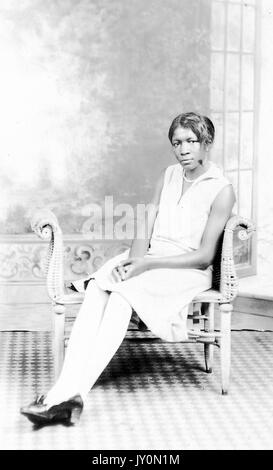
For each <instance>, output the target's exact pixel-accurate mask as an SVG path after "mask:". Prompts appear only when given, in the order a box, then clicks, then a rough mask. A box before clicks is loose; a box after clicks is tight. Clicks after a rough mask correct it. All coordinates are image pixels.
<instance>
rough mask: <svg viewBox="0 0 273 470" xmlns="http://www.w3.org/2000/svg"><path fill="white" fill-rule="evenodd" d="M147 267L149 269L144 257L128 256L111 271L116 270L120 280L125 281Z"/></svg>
mask: <svg viewBox="0 0 273 470" xmlns="http://www.w3.org/2000/svg"><path fill="white" fill-rule="evenodd" d="M147 269H149V264H148V261H147V260H145V259H144V258H128V259H126V260H123V261H121V262H120V263H119V264H118V266H116V267H115V268H114V270H113V271H116V273H117V275H119V277H120V280H122V281H126V280H127V279H130V278H131V277H133V276H138V275H139V274H141V273H143V272H144V271H146V270H147Z"/></svg>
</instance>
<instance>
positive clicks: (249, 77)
mask: <svg viewBox="0 0 273 470" xmlns="http://www.w3.org/2000/svg"><path fill="white" fill-rule="evenodd" d="M253 94H254V60H253V56H252V55H243V58H242V108H243V110H247V109H249V110H251V109H253V105H254V102H253V99H254V96H253Z"/></svg>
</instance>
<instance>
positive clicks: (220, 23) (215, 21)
mask: <svg viewBox="0 0 273 470" xmlns="http://www.w3.org/2000/svg"><path fill="white" fill-rule="evenodd" d="M211 25H212V26H211V47H212V49H224V42H225V6H224V5H223V4H221V3H215V2H213V4H212V8H211Z"/></svg>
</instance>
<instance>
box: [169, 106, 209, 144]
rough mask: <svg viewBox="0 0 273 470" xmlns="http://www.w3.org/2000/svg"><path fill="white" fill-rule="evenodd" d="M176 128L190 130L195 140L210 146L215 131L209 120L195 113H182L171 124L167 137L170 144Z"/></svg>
mask: <svg viewBox="0 0 273 470" xmlns="http://www.w3.org/2000/svg"><path fill="white" fill-rule="evenodd" d="M177 127H184V128H187V129H191V130H192V132H193V133H194V134H195V135H196V137H197V139H198V140H199V141H200V142H201V143H203V144H212V143H213V141H214V135H215V129H214V125H213V124H212V122H211V120H210V119H209V118H208V117H207V116H202V115H201V114H197V113H182V114H179V116H176V118H175V119H174V120H173V122H172V123H171V127H170V129H169V134H168V137H169V139H170V142H171V143H172V138H173V134H174V131H175V129H177Z"/></svg>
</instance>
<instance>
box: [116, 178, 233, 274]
mask: <svg viewBox="0 0 273 470" xmlns="http://www.w3.org/2000/svg"><path fill="white" fill-rule="evenodd" d="M234 203H235V195H234V191H233V188H232V186H231V185H228V186H226V187H225V188H223V189H222V191H221V192H220V193H219V194H218V195H217V196H216V198H215V200H214V202H213V204H212V207H211V211H210V215H209V218H208V221H207V224H206V228H205V231H204V233H203V237H202V241H201V245H200V248H199V249H198V250H195V251H193V252H190V253H185V254H182V255H178V256H166V257H162V258H151V259H147V258H145V259H144V260H139V259H131V260H130V259H128V260H127V261H123V263H122V264H123V265H124V266H127V273H126V277H125V279H127V278H129V277H132V276H136V275H137V274H140V273H141V272H143V271H147V270H150V269H160V268H197V269H206V268H207V267H208V266H210V265H211V264H212V262H213V259H214V257H215V254H216V248H217V243H218V240H219V238H220V236H221V234H222V233H223V230H224V227H225V225H226V223H227V221H228V219H229V218H230V216H231V212H232V208H233V206H234Z"/></svg>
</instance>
